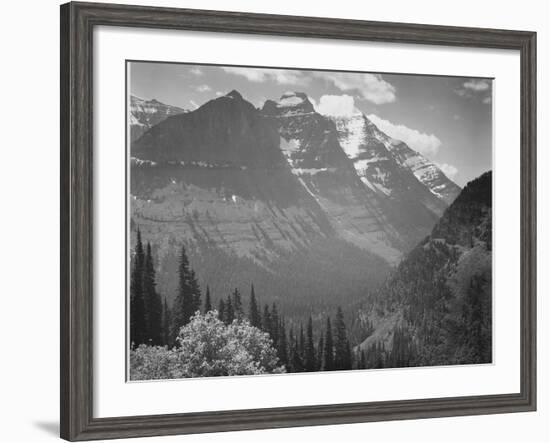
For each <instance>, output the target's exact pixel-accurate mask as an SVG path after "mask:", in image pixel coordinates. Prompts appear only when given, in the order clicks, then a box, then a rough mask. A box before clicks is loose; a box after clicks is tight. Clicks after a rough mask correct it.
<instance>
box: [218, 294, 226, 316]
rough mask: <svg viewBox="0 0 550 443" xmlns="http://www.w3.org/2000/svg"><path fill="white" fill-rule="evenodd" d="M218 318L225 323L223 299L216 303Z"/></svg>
mask: <svg viewBox="0 0 550 443" xmlns="http://www.w3.org/2000/svg"><path fill="white" fill-rule="evenodd" d="M218 318H219V319H220V320H221V321H223V322H225V302H224V301H223V298H220V302H219V303H218Z"/></svg>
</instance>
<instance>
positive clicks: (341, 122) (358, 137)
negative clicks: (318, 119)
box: [332, 114, 366, 160]
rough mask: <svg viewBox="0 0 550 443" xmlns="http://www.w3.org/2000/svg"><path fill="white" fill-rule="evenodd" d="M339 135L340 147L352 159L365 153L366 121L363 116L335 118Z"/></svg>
mask: <svg viewBox="0 0 550 443" xmlns="http://www.w3.org/2000/svg"><path fill="white" fill-rule="evenodd" d="M332 120H333V121H334V124H335V125H336V129H337V130H338V134H339V141H340V146H342V149H343V150H344V152H345V153H346V155H347V156H348V157H349V158H350V159H352V160H353V159H355V158H356V157H357V156H359V154H361V152H362V151H363V149H362V147H363V145H362V142H363V140H364V138H365V135H366V131H365V119H364V118H363V115H362V114H358V115H354V116H353V117H350V118H333V119H332Z"/></svg>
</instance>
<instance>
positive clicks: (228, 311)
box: [224, 296, 235, 325]
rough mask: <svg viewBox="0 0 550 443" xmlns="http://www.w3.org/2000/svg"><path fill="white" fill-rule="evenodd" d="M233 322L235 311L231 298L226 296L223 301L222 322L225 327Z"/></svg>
mask: <svg viewBox="0 0 550 443" xmlns="http://www.w3.org/2000/svg"><path fill="white" fill-rule="evenodd" d="M233 320H235V310H234V309H233V302H232V301H231V296H227V300H226V301H225V315H224V322H225V324H226V325H229V324H231V323H233Z"/></svg>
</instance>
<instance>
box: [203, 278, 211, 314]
mask: <svg viewBox="0 0 550 443" xmlns="http://www.w3.org/2000/svg"><path fill="white" fill-rule="evenodd" d="M211 310H212V300H210V288H209V286H208V285H206V295H205V296H204V313H205V314H206V313H207V312H210V311H211Z"/></svg>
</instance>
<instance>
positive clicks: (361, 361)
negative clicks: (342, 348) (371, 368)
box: [359, 349, 367, 369]
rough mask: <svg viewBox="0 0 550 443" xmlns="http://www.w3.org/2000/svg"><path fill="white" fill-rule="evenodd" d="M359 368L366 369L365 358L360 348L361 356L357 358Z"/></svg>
mask: <svg viewBox="0 0 550 443" xmlns="http://www.w3.org/2000/svg"><path fill="white" fill-rule="evenodd" d="M359 369H367V361H366V358H365V351H363V350H362V349H361V357H360V359H359Z"/></svg>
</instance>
